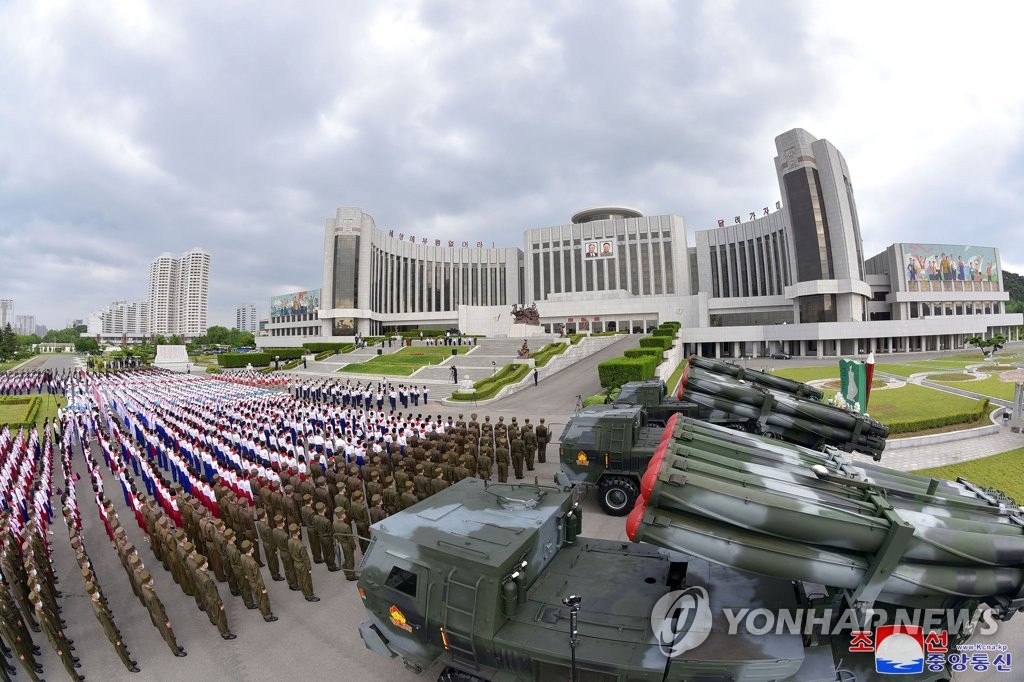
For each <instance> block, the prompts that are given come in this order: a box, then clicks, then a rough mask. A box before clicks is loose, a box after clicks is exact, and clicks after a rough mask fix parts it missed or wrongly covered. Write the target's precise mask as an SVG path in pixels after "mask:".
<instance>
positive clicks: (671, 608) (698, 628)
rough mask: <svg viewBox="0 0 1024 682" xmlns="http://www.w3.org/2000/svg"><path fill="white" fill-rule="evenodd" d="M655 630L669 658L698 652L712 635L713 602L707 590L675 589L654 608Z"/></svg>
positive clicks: (655, 634) (701, 588)
mask: <svg viewBox="0 0 1024 682" xmlns="http://www.w3.org/2000/svg"><path fill="white" fill-rule="evenodd" d="M651 629H652V630H653V631H654V636H655V637H656V638H657V640H658V646H659V647H661V652H662V653H663V654H665V656H667V657H668V658H675V657H676V656H678V655H679V654H681V653H684V652H686V651H690V650H691V649H696V648H697V647H699V646H700V645H701V644H703V643H704V640H706V639H707V638H708V635H710V634H711V602H710V599H708V593H707V590H705V589H704V588H703V587H696V586H695V587H688V588H686V589H685V590H674V591H672V592H669V593H668V594H666V595H665V596H663V597H662V598H661V599H659V600H658V601H657V603H656V604H655V605H654V608H653V609H651Z"/></svg>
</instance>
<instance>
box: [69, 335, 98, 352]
mask: <svg viewBox="0 0 1024 682" xmlns="http://www.w3.org/2000/svg"><path fill="white" fill-rule="evenodd" d="M75 350H76V351H78V352H79V353H98V352H99V351H100V344H98V343H97V342H96V339H94V338H92V337H91V336H79V337H78V338H77V339H75Z"/></svg>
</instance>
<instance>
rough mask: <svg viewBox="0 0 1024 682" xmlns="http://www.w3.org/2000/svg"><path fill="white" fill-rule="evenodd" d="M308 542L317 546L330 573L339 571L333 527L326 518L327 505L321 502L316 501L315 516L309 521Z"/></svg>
mask: <svg viewBox="0 0 1024 682" xmlns="http://www.w3.org/2000/svg"><path fill="white" fill-rule="evenodd" d="M309 544H311V545H314V544H315V545H316V546H317V547H318V548H319V552H318V553H319V554H320V555H321V556H322V557H323V561H326V562H327V570H328V571H330V572H331V573H334V572H336V571H339V570H341V569H339V568H338V562H337V560H336V557H335V552H334V528H333V527H332V525H331V520H330V519H329V518H327V506H326V505H325V504H324V503H323V502H317V503H316V516H314V517H313V520H312V522H311V523H310V531H309Z"/></svg>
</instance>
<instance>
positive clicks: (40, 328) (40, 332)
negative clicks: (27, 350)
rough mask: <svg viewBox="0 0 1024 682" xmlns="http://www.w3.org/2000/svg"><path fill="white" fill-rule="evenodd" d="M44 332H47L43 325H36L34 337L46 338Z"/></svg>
mask: <svg viewBox="0 0 1024 682" xmlns="http://www.w3.org/2000/svg"><path fill="white" fill-rule="evenodd" d="M46 331H47V330H46V325H45V324H37V325H36V336H38V337H39V338H43V337H44V336H46Z"/></svg>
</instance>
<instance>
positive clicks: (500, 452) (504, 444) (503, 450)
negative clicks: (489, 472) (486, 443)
mask: <svg viewBox="0 0 1024 682" xmlns="http://www.w3.org/2000/svg"><path fill="white" fill-rule="evenodd" d="M494 459H495V461H497V462H498V482H499V483H504V482H505V481H507V480H508V465H509V464H510V462H511V458H510V457H509V451H508V441H507V440H505V439H504V438H499V439H498V445H497V447H495V448H494Z"/></svg>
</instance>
